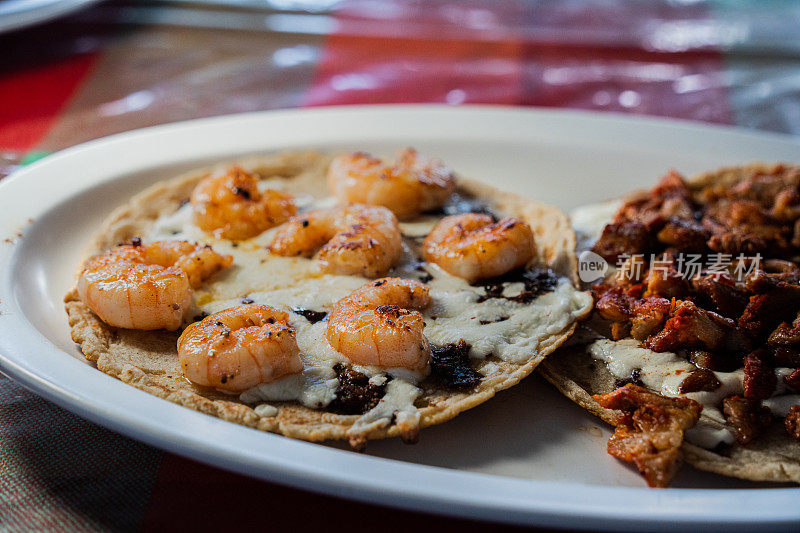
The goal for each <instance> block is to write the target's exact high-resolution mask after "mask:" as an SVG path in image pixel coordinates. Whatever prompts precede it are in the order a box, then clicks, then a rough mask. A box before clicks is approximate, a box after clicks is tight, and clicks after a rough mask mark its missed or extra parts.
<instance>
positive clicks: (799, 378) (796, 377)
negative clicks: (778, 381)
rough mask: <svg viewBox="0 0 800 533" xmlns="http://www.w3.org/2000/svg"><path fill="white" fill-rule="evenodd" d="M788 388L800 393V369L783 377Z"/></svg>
mask: <svg viewBox="0 0 800 533" xmlns="http://www.w3.org/2000/svg"><path fill="white" fill-rule="evenodd" d="M783 382H784V383H786V386H787V387H789V388H792V389H794V390H796V391H800V368H795V369H794V370H793V371H792V372H791V373H790V374H788V375H786V376H783Z"/></svg>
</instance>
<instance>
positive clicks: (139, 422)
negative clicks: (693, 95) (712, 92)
mask: <svg viewBox="0 0 800 533" xmlns="http://www.w3.org/2000/svg"><path fill="white" fill-rule="evenodd" d="M406 145H413V146H416V147H418V148H420V149H422V150H423V151H425V152H428V153H432V154H436V155H437V156H440V157H442V158H444V159H445V161H447V162H448V163H449V164H451V166H453V167H454V168H455V169H457V170H458V171H459V172H461V173H462V174H464V175H468V176H472V177H475V178H479V179H483V180H485V181H487V182H490V183H492V184H495V185H497V186H498V187H501V188H503V189H507V190H512V191H518V192H519V193H520V194H524V195H527V196H531V197H534V198H537V199H540V200H543V201H546V202H551V203H554V204H556V205H559V206H560V207H562V208H564V209H570V208H572V207H575V206H577V205H580V204H582V203H587V202H594V201H598V200H602V199H606V198H610V197H613V196H615V195H617V194H621V193H623V192H626V191H629V190H631V189H635V188H640V187H646V186H649V185H651V184H653V183H654V182H655V180H656V179H657V178H658V177H659V176H660V175H661V174H663V173H664V172H665V171H666V170H667V169H669V168H676V169H677V170H679V171H681V172H685V173H692V172H696V171H700V170H702V169H709V168H714V167H717V166H719V165H733V164H740V163H744V162H747V161H752V160H756V159H760V160H765V161H776V160H795V161H796V160H797V159H798V158H800V143H798V141H797V140H796V139H792V138H787V137H782V136H778V135H770V134H757V133H750V132H746V131H741V130H736V129H730V128H717V127H709V126H703V125H697V124H690V123H686V122H675V121H663V120H655V119H643V118H631V117H623V116H616V115H608V114H603V115H597V114H590V113H584V112H574V111H553V110H522V109H519V108H499V107H462V108H450V107H444V106H371V107H343V108H328V109H315V110H301V111H280V112H265V113H254V114H246V115H236V116H229V117H220V118H213V119H203V120H195V121H190V122H184V123H178V124H171V125H166V126H159V127H155V128H149V129H145V130H140V131H134V132H130V133H125V134H121V135H116V136H113V137H109V138H106V139H100V140H97V141H93V142H90V143H87V144H84V145H81V146H76V147H74V148H70V149H68V150H65V151H63V152H60V153H58V154H55V155H52V156H49V157H47V158H45V159H43V160H41V161H39V162H37V163H35V164H33V165H31V166H29V167H27V168H25V169H22V170H20V171H19V172H17V173H16V174H15V175H13V176H11V177H9V178H7V179H5V180H4V181H2V182H0V207H1V208H0V231H2V234H0V354H2V355H0V368H2V370H3V372H5V373H7V374H8V375H9V376H11V377H12V378H14V379H15V380H17V381H19V382H21V383H22V384H24V385H25V386H27V387H29V388H30V389H32V390H33V391H35V392H37V393H39V394H41V395H42V396H44V397H46V398H48V399H50V400H52V401H53V402H55V403H57V404H59V405H61V406H63V407H65V408H67V409H70V410H71V411H74V412H75V413H77V414H79V415H81V416H83V417H85V418H87V419H89V420H92V421H94V422H97V423H100V424H102V425H104V426H107V427H109V428H111V429H113V430H116V431H119V432H121V433H124V434H126V435H129V436H131V437H133V438H136V439H139V440H142V441H145V442H148V443H150V444H152V445H155V446H158V447H160V448H164V449H166V450H169V451H172V452H175V453H178V454H181V455H185V456H188V457H192V458H194V459H198V460H201V461H205V462H208V463H211V464H214V465H217V466H220V467H223V468H227V469H230V470H234V471H237V472H241V473H244V474H247V475H251V476H257V477H261V478H263V479H268V480H271V481H276V482H280V483H286V484H290V485H294V486H297V487H302V488H305V489H309V490H313V491H319V492H325V493H330V494H335V495H338V496H343V497H348V498H356V499H359V500H363V501H368V502H374V503H381V504H386V505H392V506H397V507H404V508H411V509H418V510H425V511H432V512H437V513H443V514H450V515H457V516H466V517H475V518H482V519H487V520H497V521H504V522H514V523H522V524H536V525H553V526H561V527H574V528H578V527H590V528H595V529H596V528H604V529H616V530H619V529H642V528H647V529H664V530H665V529H671V528H674V527H675V525H680V524H684V525H687V524H696V525H698V527H699V526H700V525H701V524H702V525H703V527H705V528H713V529H725V530H727V531H731V530H732V529H741V530H752V529H753V527H755V526H757V527H759V528H770V527H780V526H783V527H786V526H787V525H789V524H795V525H796V524H797V522H798V520H800V506H798V505H797V502H798V501H799V500H798V499H799V498H800V489H798V488H764V487H760V486H757V485H755V484H748V483H744V482H739V481H735V480H729V479H727V478H722V477H718V476H713V475H710V474H704V473H700V472H696V471H694V470H692V469H690V468H688V467H687V468H685V469H684V472H683V473H682V475H681V476H680V477H679V479H678V480H677V481H676V484H675V486H676V487H677V488H672V489H667V490H649V489H646V488H643V482H642V481H641V479H640V478H639V477H638V475H637V474H636V473H635V472H633V471H632V470H631V469H630V468H627V467H626V466H624V465H622V464H621V463H619V462H617V461H616V460H614V459H613V458H611V457H609V456H608V455H607V454H606V453H605V439H606V437H607V436H608V434H609V432H608V429H607V428H605V427H604V426H603V427H600V426H602V424H600V423H599V422H598V421H596V420H595V419H593V418H592V417H591V416H590V415H588V414H586V413H584V412H583V411H582V410H581V409H579V408H578V407H576V406H574V405H572V403H571V402H569V401H568V400H566V399H565V398H562V397H561V396H559V395H558V394H557V393H556V392H554V391H553V390H552V389H551V388H550V387H548V386H547V385H545V384H544V383H543V382H541V381H540V380H539V379H538V378H536V377H532V378H530V379H528V380H525V382H523V383H522V384H520V385H519V386H517V387H515V388H513V389H511V390H509V391H506V392H504V393H501V394H500V395H498V397H497V398H495V399H493V400H492V401H490V402H487V403H486V404H484V405H483V406H480V407H478V408H476V409H474V410H472V411H469V412H467V413H464V414H462V415H460V416H459V417H457V418H456V419H455V420H453V421H451V422H448V423H447V424H444V425H442V426H438V427H434V428H429V429H427V430H425V431H423V433H422V439H421V442H420V444H418V445H416V446H404V445H402V444H400V443H399V442H398V441H397V440H387V441H379V442H373V443H370V446H369V449H368V454H358V453H353V452H350V451H348V450H345V449H343V448H340V447H335V446H323V445H315V444H308V443H304V442H298V441H293V440H290V439H286V438H283V437H280V436H276V435H270V434H265V433H261V432H258V431H255V430H252V429H248V428H245V427H241V426H237V425H235V424H231V423H227V422H223V421H221V420H218V419H216V418H212V417H209V416H206V415H203V414H200V413H197V412H194V411H191V410H189V409H185V408H183V407H180V406H177V405H174V404H171V403H169V402H166V401H164V400H161V399H158V398H156V397H154V396H150V395H148V394H146V393H144V392H141V391H139V390H137V389H134V388H132V387H129V386H127V385H125V384H123V383H122V382H120V381H117V380H115V379H113V378H111V377H109V376H107V375H105V374H102V373H101V372H98V371H97V370H95V369H94V368H92V367H91V366H90V365H89V364H87V363H86V362H85V360H83V358H82V357H81V354H80V353H79V351H78V350H77V349H76V347H75V344H74V343H73V342H72V341H71V340H70V338H69V333H68V326H67V323H66V317H65V313H64V310H63V305H62V298H63V295H64V293H65V292H66V291H67V289H68V287H69V286H70V284H71V282H72V279H73V274H74V272H75V270H76V268H77V266H78V264H79V262H80V259H81V253H82V250H83V247H84V246H85V243H86V242H87V240H88V238H89V236H90V234H91V232H92V231H94V229H95V228H96V227H97V226H98V224H99V223H100V221H101V220H102V219H103V217H105V216H106V215H107V214H108V213H109V212H110V211H111V210H112V209H113V208H114V207H115V206H117V205H119V204H120V203H122V202H124V201H125V200H126V199H127V198H129V197H130V195H131V194H133V193H135V192H137V191H140V190H141V189H143V188H144V187H146V186H148V185H149V184H151V183H153V182H155V181H157V180H160V179H164V178H167V177H170V176H172V175H175V174H176V173H178V172H180V171H183V170H186V169H189V168H192V167H195V166H198V165H202V164H204V163H206V162H209V161H214V160H220V159H225V158H230V157H233V156H237V155H240V154H247V153H254V152H267V151H274V150H279V149H286V148H307V147H314V148H321V149H325V150H331V151H334V150H341V149H362V150H372V151H375V152H378V153H388V152H390V151H391V150H393V149H394V148H396V147H398V146H406ZM4 239H5V240H4Z"/></svg>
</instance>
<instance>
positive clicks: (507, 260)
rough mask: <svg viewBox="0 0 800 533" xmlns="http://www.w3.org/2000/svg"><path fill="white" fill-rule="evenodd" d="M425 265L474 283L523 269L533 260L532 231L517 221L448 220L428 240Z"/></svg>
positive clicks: (468, 217) (483, 217)
mask: <svg viewBox="0 0 800 533" xmlns="http://www.w3.org/2000/svg"><path fill="white" fill-rule="evenodd" d="M422 248H423V256H424V257H425V260H426V261H429V262H432V263H436V264H437V265H439V266H440V267H442V268H443V269H444V270H446V271H447V272H449V273H450V274H452V275H454V276H458V277H461V278H464V279H466V280H467V281H468V282H470V283H473V282H475V281H477V280H479V279H485V278H493V277H495V276H500V275H502V274H505V273H506V272H508V271H510V270H513V269H515V268H518V267H521V266H524V265H525V264H526V263H527V262H528V261H530V260H531V259H532V258H533V253H534V239H533V232H532V231H531V227H530V226H529V225H528V224H526V223H525V222H522V221H521V220H518V219H516V218H504V219H503V220H501V221H499V222H493V221H492V217H490V216H489V215H482V214H477V213H465V214H463V215H453V216H449V217H445V218H443V219H442V220H440V221H439V223H438V224H437V225H436V227H435V228H433V230H432V231H431V232H430V233H429V234H428V236H427V237H426V238H425V242H424V243H423V245H422Z"/></svg>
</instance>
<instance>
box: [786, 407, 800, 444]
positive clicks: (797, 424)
mask: <svg viewBox="0 0 800 533" xmlns="http://www.w3.org/2000/svg"><path fill="white" fill-rule="evenodd" d="M783 425H784V427H785V428H786V433H788V434H789V436H790V437H792V438H793V439H795V440H800V405H793V406H792V407H791V409H789V414H787V415H786V419H785V420H784V421H783Z"/></svg>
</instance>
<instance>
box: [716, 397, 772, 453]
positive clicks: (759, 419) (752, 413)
mask: <svg viewBox="0 0 800 533" xmlns="http://www.w3.org/2000/svg"><path fill="white" fill-rule="evenodd" d="M722 409H723V412H724V413H725V417H726V420H725V422H726V423H727V424H728V426H730V427H731V429H732V430H733V436H734V437H735V438H736V441H737V442H738V443H739V444H741V445H742V446H746V445H747V444H750V442H751V441H752V440H753V439H754V438H756V437H758V436H759V435H761V434H762V433H763V432H764V430H765V429H766V428H767V427H768V426H769V425H770V424H771V423H772V413H771V412H770V410H769V409H767V408H766V407H764V406H763V405H761V401H759V400H749V399H747V398H742V397H740V396H731V397H730V398H725V399H724V400H723V401H722Z"/></svg>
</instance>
